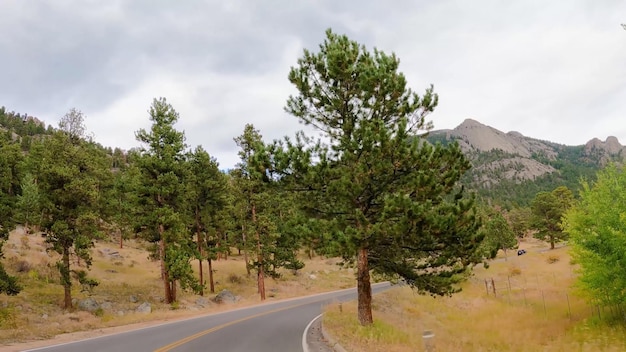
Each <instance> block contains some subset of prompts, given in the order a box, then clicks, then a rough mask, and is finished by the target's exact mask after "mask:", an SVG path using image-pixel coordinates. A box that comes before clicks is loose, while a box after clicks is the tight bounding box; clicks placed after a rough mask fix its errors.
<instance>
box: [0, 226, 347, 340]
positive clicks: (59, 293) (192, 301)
mask: <svg viewBox="0 0 626 352" xmlns="http://www.w3.org/2000/svg"><path fill="white" fill-rule="evenodd" d="M46 247H47V245H46V243H45V242H44V238H43V237H42V236H40V235H39V234H27V233H26V232H24V231H23V230H21V229H18V230H16V231H14V232H13V233H11V236H10V237H9V240H8V242H7V243H6V244H5V248H4V252H5V259H4V260H3V262H4V263H5V266H6V269H7V270H8V271H9V273H10V274H12V275H17V276H18V278H19V281H20V284H21V285H23V286H24V290H23V291H22V292H21V293H20V294H19V295H17V296H6V295H0V307H2V308H3V309H1V310H0V346H3V345H4V346H7V345H9V344H13V343H16V342H23V341H34V340H42V339H50V338H53V337H54V338H55V341H56V342H60V341H63V340H64V337H63V336H57V335H59V334H64V333H70V332H78V331H89V330H91V332H89V333H86V334H82V335H80V336H81V337H83V338H86V337H93V336H97V335H98V334H99V333H103V331H102V330H98V331H95V330H94V329H101V328H105V327H115V326H121V325H127V324H138V323H142V324H144V323H147V322H150V321H151V322H153V323H154V322H157V321H163V320H171V319H178V318H182V317H188V316H191V315H198V314H206V313H209V312H216V311H220V310H224V309H232V308H234V307H240V306H246V305H252V304H257V303H259V302H260V300H259V295H258V293H257V292H256V278H255V276H254V275H251V276H247V275H246V269H245V263H244V261H243V257H242V256H241V255H237V252H236V250H233V253H232V255H231V256H229V257H228V259H222V260H218V261H215V263H214V267H213V269H214V271H215V280H216V287H215V293H210V292H207V293H206V294H205V295H204V296H199V295H196V294H193V293H188V292H181V297H180V301H179V302H177V303H176V304H175V305H169V304H165V303H164V302H163V292H162V281H161V280H160V276H159V263H158V262H157V261H153V260H150V258H149V253H148V251H147V250H146V248H145V247H146V244H145V243H142V242H136V241H127V243H125V245H124V248H121V249H120V248H119V244H118V243H113V242H108V241H98V242H97V243H96V244H95V247H94V248H93V249H92V253H93V258H94V259H93V265H92V267H91V270H90V272H89V275H90V277H92V278H95V279H97V280H98V281H99V283H100V284H99V285H98V286H97V287H95V288H93V290H92V291H91V292H90V291H85V290H82V289H81V286H80V285H78V284H77V285H74V286H73V289H72V290H73V295H74V299H75V306H76V309H74V310H69V311H68V310H64V309H62V308H61V306H62V302H63V287H62V286H61V285H60V284H59V279H58V272H57V269H56V267H55V265H54V263H55V261H56V260H57V259H58V256H57V255H56V254H55V253H54V252H52V251H46ZM302 260H303V262H304V263H305V267H304V268H303V269H302V270H301V271H299V272H298V273H297V274H295V275H294V273H293V272H291V271H289V270H284V271H283V272H282V273H283V275H282V277H280V278H278V279H276V280H267V282H266V285H267V287H266V289H267V292H268V301H270V302H271V301H274V300H280V299H285V298H290V297H297V296H305V295H308V294H312V293H317V292H324V291H331V290H334V289H344V288H349V287H353V286H354V274H353V271H352V270H351V269H342V268H341V267H340V266H339V265H337V263H338V260H337V259H327V258H322V257H316V258H313V259H308V258H302ZM194 269H196V270H197V263H194ZM204 270H205V271H206V270H208V268H207V266H206V262H205V263H204ZM222 290H228V291H229V292H231V293H232V294H234V295H235V297H236V302H230V303H226V304H218V303H216V302H215V297H216V296H217V294H218V293H219V292H221V291H222ZM140 307H143V308H140ZM147 307H149V308H147ZM146 308H147V310H145V309H146ZM134 327H137V326H136V325H135V326H134ZM68 338H69V337H68ZM34 346H37V344H36V343H35V344H31V345H29V347H34ZM0 349H1V348H0Z"/></svg>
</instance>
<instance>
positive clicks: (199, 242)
mask: <svg viewBox="0 0 626 352" xmlns="http://www.w3.org/2000/svg"><path fill="white" fill-rule="evenodd" d="M196 242H197V243H198V253H200V258H198V272H199V280H200V296H204V274H203V273H202V240H201V238H200V215H199V211H198V206H196ZM209 265H210V264H209ZM211 292H213V291H211Z"/></svg>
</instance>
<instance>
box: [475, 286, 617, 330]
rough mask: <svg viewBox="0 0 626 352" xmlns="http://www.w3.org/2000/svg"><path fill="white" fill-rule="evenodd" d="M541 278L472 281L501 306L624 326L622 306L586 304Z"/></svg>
mask: <svg viewBox="0 0 626 352" xmlns="http://www.w3.org/2000/svg"><path fill="white" fill-rule="evenodd" d="M558 279H559V278H558V277H556V275H553V280H549V279H548V280H547V279H546V277H545V276H543V277H539V276H536V277H528V276H524V275H513V276H508V277H506V278H505V279H503V278H497V279H494V278H487V279H475V280H472V281H473V282H474V283H475V284H477V285H481V286H483V290H484V292H485V294H486V295H487V296H489V297H494V298H496V299H498V300H500V301H501V302H504V303H507V304H510V305H517V306H525V307H533V308H535V309H536V310H537V311H541V312H542V313H543V314H544V315H546V316H548V315H552V314H559V315H561V316H563V317H567V318H569V319H570V320H579V319H583V318H588V317H591V318H595V319H598V320H620V321H623V322H626V305H624V304H606V303H603V302H589V301H586V300H583V299H582V298H580V297H578V296H576V295H574V294H572V293H571V290H570V289H569V287H563V286H559V284H560V280H558Z"/></svg>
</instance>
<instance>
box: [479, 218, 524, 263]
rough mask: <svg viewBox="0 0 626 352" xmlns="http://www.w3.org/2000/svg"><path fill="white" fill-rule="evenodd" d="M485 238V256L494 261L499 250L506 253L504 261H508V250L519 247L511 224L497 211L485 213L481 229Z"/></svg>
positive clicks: (483, 245)
mask: <svg viewBox="0 0 626 352" xmlns="http://www.w3.org/2000/svg"><path fill="white" fill-rule="evenodd" d="M480 233H481V235H482V236H483V237H484V238H483V243H482V248H483V250H484V254H483V255H484V256H485V257H487V258H490V259H493V258H495V257H496V255H497V254H498V251H499V250H502V251H504V259H505V260H507V250H509V249H513V248H516V247H517V238H516V236H515V233H514V232H513V230H511V227H510V226H509V223H508V222H507V221H506V219H505V218H504V216H503V215H502V213H501V212H500V211H498V210H496V209H491V208H490V209H487V210H485V211H484V219H483V221H482V226H481V228H480Z"/></svg>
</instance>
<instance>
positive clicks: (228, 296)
mask: <svg viewBox="0 0 626 352" xmlns="http://www.w3.org/2000/svg"><path fill="white" fill-rule="evenodd" d="M213 301H214V302H215V303H235V302H237V301H239V296H235V295H234V294H233V293H232V292H230V291H228V290H222V292H220V293H218V294H217V296H215V298H213Z"/></svg>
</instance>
